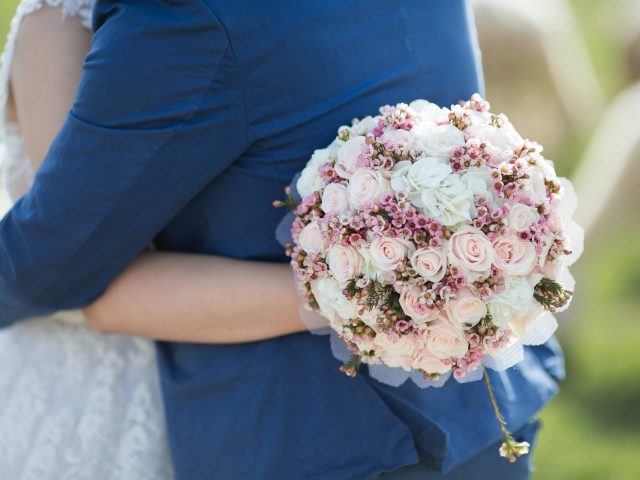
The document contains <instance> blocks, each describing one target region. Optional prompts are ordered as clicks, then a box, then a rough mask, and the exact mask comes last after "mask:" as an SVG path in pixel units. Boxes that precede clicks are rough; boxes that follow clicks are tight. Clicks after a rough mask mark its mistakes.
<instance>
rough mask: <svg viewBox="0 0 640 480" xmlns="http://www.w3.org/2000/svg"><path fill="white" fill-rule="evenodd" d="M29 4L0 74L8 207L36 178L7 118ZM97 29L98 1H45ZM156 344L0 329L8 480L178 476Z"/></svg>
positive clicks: (68, 331)
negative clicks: (13, 63)
mask: <svg viewBox="0 0 640 480" xmlns="http://www.w3.org/2000/svg"><path fill="white" fill-rule="evenodd" d="M44 1H45V0H22V2H21V3H20V6H19V7H18V11H17V14H16V16H15V18H14V19H13V22H12V24H11V31H10V33H9V38H8V41H7V46H6V48H5V52H4V54H3V57H2V66H1V68H0V167H1V168H2V173H3V182H2V186H1V187H0V192H2V195H3V196H5V202H4V207H5V208H6V207H7V206H8V205H10V202H11V201H15V200H16V199H17V198H19V197H20V196H21V195H23V194H24V193H25V192H26V190H27V189H28V188H29V185H30V183H31V181H32V178H33V172H32V170H31V168H30V163H29V161H28V159H27V157H26V155H25V151H24V148H23V145H22V140H21V137H20V134H19V131H18V129H17V126H16V125H13V124H10V123H8V122H7V121H6V115H5V114H6V106H7V95H8V92H7V90H8V77H9V66H10V63H11V58H12V53H13V49H14V42H15V38H16V34H17V31H18V29H19V27H20V24H21V21H22V19H23V17H24V16H25V15H28V14H29V13H31V12H34V11H35V10H37V9H39V8H41V7H42V5H43V4H44ZM46 3H48V4H50V5H53V6H56V7H59V8H60V10H61V12H62V17H63V19H64V18H66V17H70V16H80V18H81V19H82V20H83V23H84V24H85V25H86V26H87V27H88V26H89V23H90V16H91V6H92V5H91V3H92V0H46ZM172 477H173V475H172V471H171V463H170V459H169V451H168V447H167V441H166V431H165V422H164V414H163V410H162V401H161V396H160V389H159V383H158V375H157V371H156V366H155V350H154V346H153V344H152V342H150V341H146V340H141V339H134V338H130V337H123V336H118V335H101V334H99V333H96V332H94V331H93V330H91V329H90V328H88V327H87V325H86V324H85V323H84V321H83V318H82V315H81V314H80V313H79V312H65V313H60V314H57V315H56V316H54V317H51V318H45V319H37V320H30V321H27V322H23V323H19V324H16V325H14V326H12V327H10V328H8V329H5V330H1V331H0V478H1V479H6V480H20V479H22V480H26V479H46V480H72V479H73V480H80V479H90V480H106V479H123V480H129V479H131V480H136V479H141V480H142V479H149V480H162V479H171V478H172Z"/></svg>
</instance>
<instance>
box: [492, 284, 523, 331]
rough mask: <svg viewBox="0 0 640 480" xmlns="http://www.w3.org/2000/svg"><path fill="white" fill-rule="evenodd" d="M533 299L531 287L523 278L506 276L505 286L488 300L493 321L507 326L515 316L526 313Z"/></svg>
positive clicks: (503, 326)
mask: <svg viewBox="0 0 640 480" xmlns="http://www.w3.org/2000/svg"><path fill="white" fill-rule="evenodd" d="M532 301H533V287H532V286H531V285H530V284H529V282H528V281H527V280H526V279H524V278H516V277H507V278H506V279H505V287H504V290H502V291H501V292H500V293H498V294H496V295H494V296H493V297H492V298H491V301H490V302H489V313H490V314H491V318H492V320H493V323H494V324H496V325H497V326H499V327H502V328H507V327H508V326H509V323H510V322H511V321H512V320H513V319H516V318H519V317H522V316H523V315H526V314H527V312H528V310H529V307H530V306H531V302H532Z"/></svg>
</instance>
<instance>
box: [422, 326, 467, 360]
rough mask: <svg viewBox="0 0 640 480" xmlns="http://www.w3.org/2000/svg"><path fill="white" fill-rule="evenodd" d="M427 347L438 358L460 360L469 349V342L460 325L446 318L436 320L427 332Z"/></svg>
mask: <svg viewBox="0 0 640 480" xmlns="http://www.w3.org/2000/svg"><path fill="white" fill-rule="evenodd" d="M425 345H426V347H427V349H428V350H429V352H430V353H431V354H432V355H434V356H436V357H437V358H442V359H444V358H450V357H455V358H459V357H462V356H464V354H465V353H467V350H468V349H469V342H467V337H466V335H465V333H464V330H463V329H462V327H461V326H460V325H456V324H454V323H452V322H450V321H449V320H448V319H446V318H444V317H440V318H438V319H436V320H434V321H433V322H432V323H431V324H430V325H429V328H428V330H427V339H426V340H425Z"/></svg>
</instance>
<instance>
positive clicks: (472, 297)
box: [446, 287, 487, 327]
mask: <svg viewBox="0 0 640 480" xmlns="http://www.w3.org/2000/svg"><path fill="white" fill-rule="evenodd" d="M446 308H447V315H448V317H449V319H450V320H451V321H452V322H454V323H458V324H460V325H463V326H465V327H472V326H474V325H475V324H476V323H478V322H479V321H480V320H481V319H482V318H483V317H485V316H486V315H487V305H486V304H485V303H484V302H483V301H482V300H481V299H480V296H479V295H478V293H477V291H476V289H475V288H474V287H470V288H463V289H461V290H458V293H457V294H456V297H455V298H451V299H449V301H448V302H447V307H446Z"/></svg>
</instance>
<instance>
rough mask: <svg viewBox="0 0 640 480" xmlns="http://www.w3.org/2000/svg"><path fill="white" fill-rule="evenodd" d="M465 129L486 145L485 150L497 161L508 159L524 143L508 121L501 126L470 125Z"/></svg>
mask: <svg viewBox="0 0 640 480" xmlns="http://www.w3.org/2000/svg"><path fill="white" fill-rule="evenodd" d="M467 131H468V132H470V133H472V134H473V135H474V136H475V137H477V138H478V139H479V140H480V141H481V142H483V143H484V144H485V145H486V148H487V151H488V152H489V154H491V156H492V157H493V158H494V159H496V160H498V163H499V162H507V161H509V160H510V159H511V158H513V156H514V155H515V151H516V150H518V149H520V148H521V147H522V145H523V144H524V140H523V139H522V137H521V136H520V134H519V133H518V132H517V131H516V130H515V128H513V125H511V123H509V122H507V123H506V124H505V125H503V126H502V127H494V126H493V125H471V126H470V127H469V128H467Z"/></svg>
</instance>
